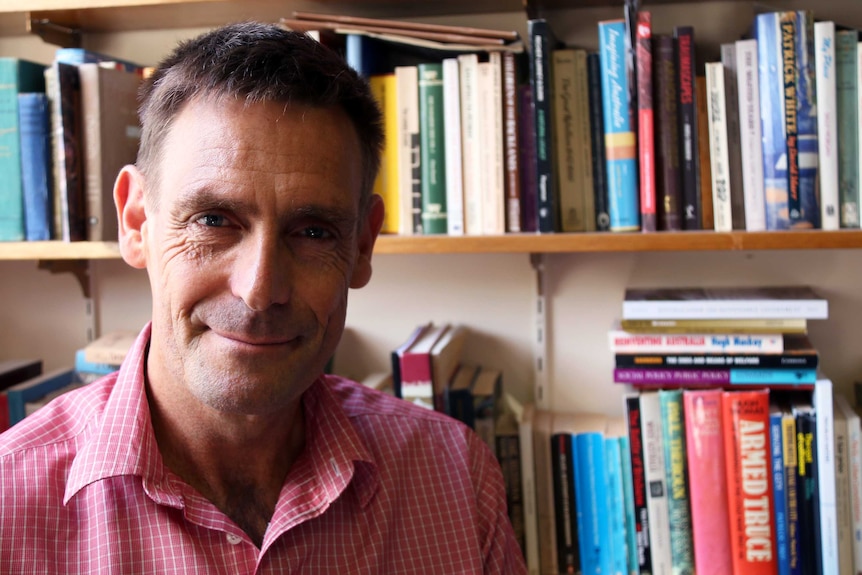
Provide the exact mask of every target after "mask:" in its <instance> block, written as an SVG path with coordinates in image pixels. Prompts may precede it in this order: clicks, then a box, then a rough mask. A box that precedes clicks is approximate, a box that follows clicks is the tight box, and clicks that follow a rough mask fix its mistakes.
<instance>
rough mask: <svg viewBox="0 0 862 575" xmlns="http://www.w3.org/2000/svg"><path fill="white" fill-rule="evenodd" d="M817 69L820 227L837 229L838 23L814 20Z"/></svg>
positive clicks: (815, 63) (815, 62) (815, 66)
mask: <svg viewBox="0 0 862 575" xmlns="http://www.w3.org/2000/svg"><path fill="white" fill-rule="evenodd" d="M814 50H815V52H814V72H815V80H816V85H817V142H818V145H817V156H818V162H819V165H820V174H819V175H820V227H821V228H822V229H824V230H837V229H838V228H839V217H838V202H839V200H838V196H839V194H838V119H837V110H838V100H837V95H836V89H837V84H836V80H835V23H834V22H815V23H814Z"/></svg>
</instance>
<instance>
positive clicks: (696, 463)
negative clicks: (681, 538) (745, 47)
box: [682, 389, 733, 575]
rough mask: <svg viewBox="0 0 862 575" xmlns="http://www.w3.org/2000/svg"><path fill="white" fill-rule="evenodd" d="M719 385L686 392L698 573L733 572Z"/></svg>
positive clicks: (692, 518) (689, 467)
mask: <svg viewBox="0 0 862 575" xmlns="http://www.w3.org/2000/svg"><path fill="white" fill-rule="evenodd" d="M722 393H723V392H722V391H721V390H719V389H709V390H706V389H704V390H686V391H684V392H683V395H682V399H683V412H684V414H685V435H686V437H685V446H686V457H687V460H688V461H687V463H688V485H689V498H690V505H691V526H692V538H693V539H694V566H695V571H696V572H697V573H698V575H723V574H725V573H732V572H733V568H732V567H731V554H730V525H729V524H728V514H727V475H726V469H725V465H724V429H723V428H722V413H721V406H722V402H721V396H722Z"/></svg>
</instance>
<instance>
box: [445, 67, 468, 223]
mask: <svg viewBox="0 0 862 575" xmlns="http://www.w3.org/2000/svg"><path fill="white" fill-rule="evenodd" d="M442 64H443V134H444V139H445V141H446V145H445V148H444V155H445V157H446V233H447V234H449V235H450V236H461V235H464V187H463V181H464V180H463V174H462V170H461V158H462V154H461V71H460V69H459V67H458V58H457V57H453V58H446V59H444V60H443V62H442Z"/></svg>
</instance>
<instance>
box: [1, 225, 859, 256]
mask: <svg viewBox="0 0 862 575" xmlns="http://www.w3.org/2000/svg"><path fill="white" fill-rule="evenodd" d="M826 249H862V231H860V230H841V231H834V232H825V231H822V230H811V231H794V232H731V233H715V232H709V231H704V232H657V233H652V234H643V233H627V234H611V233H587V234H507V235H502V236H465V237H455V236H442V235H441V236H392V235H383V236H380V238H379V239H378V240H377V245H376V248H375V253H376V254H380V255H386V254H406V255H409V254H491V253H589V252H689V251H769V250H826ZM119 257H120V248H119V245H118V244H117V242H59V241H52V242H0V260H99V259H118V258H119Z"/></svg>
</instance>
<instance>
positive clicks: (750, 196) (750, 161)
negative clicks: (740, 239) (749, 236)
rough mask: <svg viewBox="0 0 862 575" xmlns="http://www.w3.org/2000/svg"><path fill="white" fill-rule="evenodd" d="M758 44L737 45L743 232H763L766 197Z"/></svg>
mask: <svg viewBox="0 0 862 575" xmlns="http://www.w3.org/2000/svg"><path fill="white" fill-rule="evenodd" d="M757 73H758V72H757V40H755V39H753V38H752V39H748V40H738V41H737V42H736V78H737V91H738V94H739V138H740V146H741V149H742V188H743V192H744V197H745V229H746V230H747V231H749V232H759V231H763V230H765V229H766V194H765V191H764V180H763V147H762V145H761V126H760V84H759V82H758V76H757Z"/></svg>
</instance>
